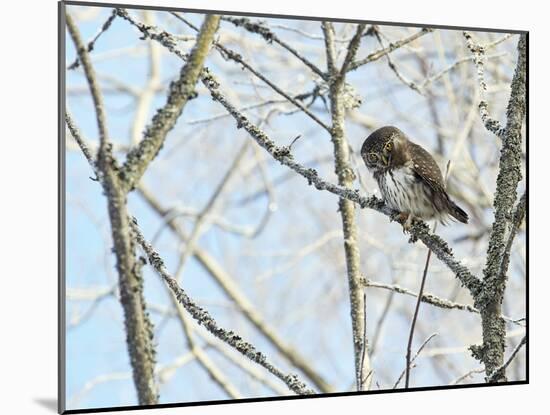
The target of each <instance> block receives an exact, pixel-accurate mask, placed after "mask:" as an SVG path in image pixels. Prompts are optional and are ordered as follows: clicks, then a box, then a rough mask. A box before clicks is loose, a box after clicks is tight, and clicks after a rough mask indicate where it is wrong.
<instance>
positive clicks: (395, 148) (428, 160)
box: [361, 127, 468, 229]
mask: <svg viewBox="0 0 550 415" xmlns="http://www.w3.org/2000/svg"><path fill="white" fill-rule="evenodd" d="M361 157H363V160H364V161H365V164H366V165H367V168H368V169H369V171H370V172H371V173H372V175H373V176H374V178H375V179H376V181H377V182H378V187H379V188H380V192H381V193H382V196H383V198H384V200H385V202H386V204H388V205H389V206H390V207H391V208H392V209H395V210H397V211H398V212H400V215H399V216H400V218H401V220H402V221H405V219H406V222H405V224H404V228H405V229H408V228H409V227H410V226H411V223H412V219H413V218H414V217H416V218H420V219H436V220H439V221H440V222H442V223H443V224H445V223H446V221H447V220H448V219H450V218H454V219H456V220H458V221H460V222H462V223H468V214H467V213H466V212H464V210H462V209H461V208H460V207H459V206H458V205H457V204H456V203H455V202H453V201H452V200H451V199H450V198H449V195H448V194H447V192H446V191H445V183H444V181H443V176H442V175H441V170H439V167H438V166H437V163H436V162H435V160H434V159H433V157H432V156H431V155H430V153H428V152H427V151H426V150H424V149H423V148H422V147H420V146H419V145H418V144H415V143H413V142H412V141H410V140H409V139H408V138H407V136H406V135H405V134H404V133H403V132H402V131H401V130H399V129H398V128H396V127H382V128H379V129H378V130H376V131H374V132H373V133H372V134H371V135H369V136H368V137H367V139H366V140H365V142H364V143H363V146H362V147H361Z"/></svg>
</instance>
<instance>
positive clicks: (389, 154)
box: [361, 126, 407, 172]
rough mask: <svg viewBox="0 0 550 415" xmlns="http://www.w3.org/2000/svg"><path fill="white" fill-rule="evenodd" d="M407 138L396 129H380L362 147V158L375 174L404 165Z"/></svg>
mask: <svg viewBox="0 0 550 415" xmlns="http://www.w3.org/2000/svg"><path fill="white" fill-rule="evenodd" d="M406 144H407V138H406V137H405V134H404V133H403V132H402V131H401V130H400V129H399V128H396V127H391V126H386V127H382V128H379V129H378V130H376V131H374V132H373V133H372V134H371V135H369V136H368V137H367V139H366V140H365V142H364V143H363V146H362V147H361V157H362V158H363V160H364V161H365V164H366V165H367V168H368V169H369V170H371V171H373V172H376V171H382V170H388V169H391V168H394V167H397V165H399V164H402V163H403V160H402V157H401V156H402V155H403V154H404V152H405V149H406Z"/></svg>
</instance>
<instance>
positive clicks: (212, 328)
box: [131, 218, 315, 395]
mask: <svg viewBox="0 0 550 415" xmlns="http://www.w3.org/2000/svg"><path fill="white" fill-rule="evenodd" d="M131 227H132V231H133V233H134V236H135V239H136V241H137V243H138V244H139V245H140V246H141V247H142V248H143V251H144V252H145V253H146V255H147V257H148V259H149V263H150V264H151V265H152V266H153V268H154V269H155V271H156V272H157V274H159V276H160V277H161V278H162V279H163V280H164V282H165V283H166V284H167V285H168V287H169V288H170V290H171V291H172V292H173V293H174V295H175V296H176V298H177V299H178V302H179V303H180V304H181V305H182V306H183V307H184V308H185V309H186V310H187V311H188V312H189V314H191V316H192V317H193V318H194V319H195V320H196V321H197V322H198V323H199V324H201V325H202V326H204V327H205V328H206V329H207V330H208V331H209V332H210V333H212V334H213V335H214V336H216V337H217V338H219V339H220V340H222V341H223V342H225V343H227V344H228V345H230V346H231V347H233V348H235V349H236V350H238V351H239V352H241V353H242V354H243V355H244V356H246V357H247V358H249V359H250V360H252V361H254V362H256V363H258V364H259V365H261V366H263V367H264V368H266V369H267V370H268V371H269V372H271V373H272V374H274V375H275V376H277V377H278V378H279V379H281V380H282V381H283V382H284V383H285V384H286V385H287V386H288V388H289V389H290V390H292V391H293V392H295V393H297V394H299V395H309V394H314V393H315V392H314V391H313V390H311V389H309V388H308V387H307V386H306V385H305V384H304V383H303V382H302V381H300V380H299V379H298V377H297V376H296V375H293V374H286V375H285V374H284V373H283V372H282V371H281V370H280V369H278V368H277V367H275V366H274V365H273V364H271V363H270V362H269V361H268V360H267V357H266V356H265V355H264V354H263V353H261V352H259V351H258V350H257V349H256V348H255V347H254V346H253V345H252V344H250V343H248V342H246V341H244V340H243V339H242V338H241V337H240V336H239V335H237V334H236V333H234V332H233V331H228V330H225V329H223V328H221V327H220V326H218V323H217V322H216V321H215V320H214V319H213V318H212V317H211V316H210V314H209V313H208V312H207V311H206V310H204V309H202V308H201V307H199V306H198V305H197V304H196V303H195V302H194V301H193V300H192V299H191V298H190V297H189V296H188V295H187V293H186V292H185V291H184V290H183V289H182V288H181V287H180V286H179V285H178V283H177V281H176V280H175V279H174V278H172V277H171V276H170V275H169V274H168V272H167V271H166V267H165V266H164V262H163V261H162V259H161V257H160V255H159V254H158V253H157V252H155V250H154V249H153V247H152V246H151V245H150V244H149V243H148V242H147V241H145V238H144V237H143V235H142V233H141V231H140V230H139V228H138V225H137V221H136V220H135V218H134V220H133V221H132V222H131Z"/></svg>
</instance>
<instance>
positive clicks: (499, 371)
mask: <svg viewBox="0 0 550 415" xmlns="http://www.w3.org/2000/svg"><path fill="white" fill-rule="evenodd" d="M526 343H527V335H525V336H523V338H522V339H521V341H520V342H519V344H518V345H517V346H516V348H515V349H514V350H513V351H512V353H511V354H510V357H508V360H506V362H505V363H504V364H503V365H502V366H499V367H497V368H496V369H495V370H494V371H493V372H492V373H491V374H490V375H489V376H487V383H491V382H496V381H497V380H498V379H499V378H501V377H504V371H505V370H506V368H507V367H508V366H509V365H510V363H512V360H514V358H515V357H516V355H517V354H518V352H519V351H520V349H521V348H522V347H523V345H524V344H526Z"/></svg>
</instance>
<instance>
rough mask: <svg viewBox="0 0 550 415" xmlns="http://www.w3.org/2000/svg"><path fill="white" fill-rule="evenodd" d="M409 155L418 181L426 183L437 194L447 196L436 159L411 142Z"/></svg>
mask: <svg viewBox="0 0 550 415" xmlns="http://www.w3.org/2000/svg"><path fill="white" fill-rule="evenodd" d="M408 144H409V155H410V157H411V160H412V169H413V171H414V173H415V175H416V176H417V178H418V179H420V180H422V181H423V182H424V183H426V184H427V185H428V186H429V187H430V188H432V190H434V191H435V192H436V193H437V194H442V193H443V194H446V192H445V184H444V182H443V176H442V175H441V170H439V166H438V165H437V163H436V162H435V160H434V158H433V157H432V156H431V154H430V153H428V152H427V151H426V150H424V149H423V148H422V147H420V146H419V145H418V144H415V143H413V142H410V141H409V143H408Z"/></svg>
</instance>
